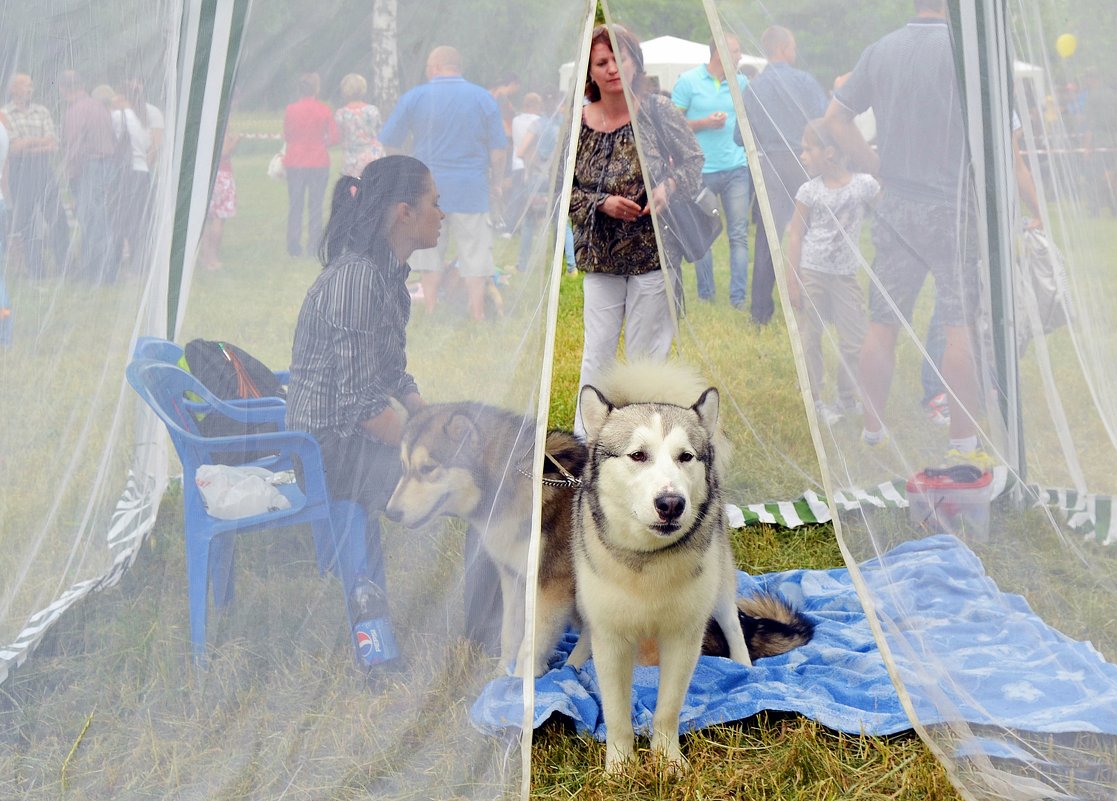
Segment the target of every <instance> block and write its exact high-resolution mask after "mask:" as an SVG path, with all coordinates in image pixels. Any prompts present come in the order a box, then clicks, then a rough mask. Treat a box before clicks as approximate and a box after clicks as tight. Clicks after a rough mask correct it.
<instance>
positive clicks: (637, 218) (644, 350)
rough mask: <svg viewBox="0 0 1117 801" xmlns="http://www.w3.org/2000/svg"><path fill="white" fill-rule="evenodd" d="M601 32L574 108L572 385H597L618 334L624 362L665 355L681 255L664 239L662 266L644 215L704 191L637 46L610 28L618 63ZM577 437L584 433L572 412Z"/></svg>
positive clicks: (676, 119)
mask: <svg viewBox="0 0 1117 801" xmlns="http://www.w3.org/2000/svg"><path fill="white" fill-rule="evenodd" d="M609 33H610V31H609V28H608V27H606V26H604V25H602V26H598V27H597V28H595V29H594V31H593V35H592V37H591V40H590V60H589V70H588V74H587V82H586V97H587V98H588V99H589V102H588V103H587V104H586V105H585V106H583V108H582V127H581V132H580V134H579V136H578V155H577V159H576V162H575V166H574V182H573V191H572V194H571V200H570V220H571V223H572V224H573V228H574V253H575V256H576V261H577V265H578V269H580V270H582V271H583V272H584V273H585V279H584V282H583V294H584V311H583V327H584V345H583V350H582V369H581V376H580V380H579V387H581V386H584V385H585V384H587V383H591V384H592V383H594V382H595V381H598V380H600V378H601V376H602V374H603V372H604V371H605V370H606V369H607V368H608V366H609V365H610V364H611V363H612V362H613V360H614V359H615V358H616V355H617V345H618V344H619V342H620V335H621V329H622V327H623V328H624V332H625V352H626V355H627V356H628V358H630V359H631V358H638V357H641V356H645V357H653V358H666V357H667V355H668V354H669V353H670V351H671V342H672V340H673V338H674V333H675V319H674V316H673V315H672V313H671V311H672V308H671V303H670V302H669V301H668V294H667V287H668V282H670V284H671V285H672V290H673V297H674V298H675V299H676V305H677V301H678V299H681V292H678V291H675V290H676V287H678V280H679V264H680V260H681V254H680V253H679V252H678V251H677V250H676V249H675V248H673V247H670V246H669V245H668V244H667V243H666V242H665V243H664V245H663V252H664V256H665V258H666V264H664V265H661V264H660V259H659V256H660V252H659V247H658V246H657V243H656V236H655V229H654V227H653V225H652V209H653V207H654V210H655V212H656V213H657V214H658V213H660V212H661V211H662V210H663V208H664V206H665V205H666V203H667V197H668V196H669V195H670V194H671V193H673V192H686V193H687V194H688V195H689V196H691V197H693V196H694V195H695V194H697V192H698V191H699V189H700V188H701V186H702V163H703V160H704V157H703V155H702V150H701V148H699V146H698V142H697V141H696V140H695V138H694V134H693V133H691V131H690V128H688V127H687V124H686V120H684V119H683V116H682V114H681V113H680V112H679V110H678V109H677V108H675V106H674V105H673V104H672V103H671V101H670V100H669V99H667V98H665V97H663V96H662V95H659V94H655V93H650V92H646V91H645V83H646V76H645V74H644V62H643V57H642V55H641V52H640V43H639V41H638V40H637V39H636V37H635V36H633V35H632V34H631V33H630V32H629V31H627V30H626V29H624V28H622V27H621V26H619V25H614V26H612V34H613V36H614V37H615V38H616V41H617V45H618V47H619V48H620V58H619V59H618V58H617V57H616V55H615V54H614V52H613V43H612V41H611V39H610V36H609ZM626 88H627V90H628V93H627V96H626V91H625V90H626ZM633 117H635V123H636V124H635V129H634V126H633ZM637 131H638V132H639V135H640V149H641V150H642V151H643V153H644V158H645V162H644V165H643V167H644V169H641V162H640V158H639V156H638V154H637V148H636V134H637ZM645 172H646V173H647V179H648V180H647V182H645ZM648 184H650V185H651V187H652V194H651V202H649V200H648V193H647V186H648ZM663 267H665V268H666V269H662V268H663ZM575 431H576V432H578V433H579V434H580V435H584V430H583V429H582V426H581V418H580V415H576V416H575Z"/></svg>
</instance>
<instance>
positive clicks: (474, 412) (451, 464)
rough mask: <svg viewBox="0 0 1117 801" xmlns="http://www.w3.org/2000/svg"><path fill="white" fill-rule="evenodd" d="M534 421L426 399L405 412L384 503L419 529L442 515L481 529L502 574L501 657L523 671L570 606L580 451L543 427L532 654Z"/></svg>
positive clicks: (536, 665) (546, 647) (540, 656)
mask: <svg viewBox="0 0 1117 801" xmlns="http://www.w3.org/2000/svg"><path fill="white" fill-rule="evenodd" d="M535 430H536V429H535V423H534V421H532V420H529V419H528V418H526V417H524V416H522V415H518V414H515V413H514V412H511V411H508V410H506V409H501V408H498V407H495V406H490V405H486V404H483V403H475V402H471V401H462V402H457V403H438V404H431V405H429V406H426V407H424V408H423V409H421V410H419V411H418V412H416V413H415V414H414V415H412V416H411V417H410V418H409V419H408V421H407V424H406V425H405V426H404V431H403V437H402V441H401V443H400V460H401V463H402V467H403V474H402V476H401V478H400V481H399V484H397V485H396V489H395V492H394V493H393V494H392V497H391V499H390V500H389V501H388V505H387V510H386V511H387V515H388V517H389V518H390V519H392V520H396V521H398V522H401V523H403V524H404V525H405V526H407V527H409V528H417V527H419V526H422V525H424V524H426V523H427V522H428V521H430V520H433V519H434V518H436V517H440V516H452V517H458V518H461V519H463V520H465V521H466V522H467V523H469V525H470V526H472V527H473V528H474V529H475V530H476V531H478V532H479V533H480V536H481V543H482V545H483V547H484V548H485V552H486V553H487V554H488V555H489V556H490V558H491V559H492V561H493V562H494V563H495V564H496V566H497V571H498V573H499V575H500V589H501V597H502V619H501V637H500V658H501V663H502V664H503V665H505V666H507V667H511V666H512V665H513V664H515V665H516V671H517V673H519V674H520V675H526V674H527V671H528V670H529V669H532V670H534V672H535V675H537V676H539V675H542V674H543V673H544V672H546V670H547V660H548V658H549V657H550V656H551V653H552V650H553V648H554V646H555V644H556V643H557V642H558V641H559V639H560V638H561V637H562V634H563V632H564V631H565V630H566V628H567V626H568V625H570V624H571V623H575V622H576V621H575V612H574V564H573V560H572V556H571V550H570V513H571V510H572V508H573V505H572V504H573V498H574V488H575V485H576V482H577V478H578V476H579V475H580V474H581V472H582V466H583V464H584V463H585V460H586V448H585V446H584V445H583V444H582V443H581V442H579V441H578V440H577V439H576V438H575V437H574V435H573V434H571V433H569V432H565V431H549V432H548V433H547V439H546V452H547V456H546V458H545V459H544V462H543V477H542V480H543V512H542V524H541V528H542V531H541V546H540V549H541V553H540V564H539V587H538V595H537V598H536V616H535V627H536V628H535V630H536V640H537V642H538V643H539V644H540V647H538V649H537V651H536V654H535V657H534V660H532V659H531V658H529V656H530V654H529V651H530V648H529V646H530V641H528V640H527V639H526V638H524V636H523V633H524V598H525V595H526V592H525V590H526V576H527V566H528V565H527V557H528V544H529V540H530V535H531V513H532V468H533V463H532V454H533V452H534V445H535Z"/></svg>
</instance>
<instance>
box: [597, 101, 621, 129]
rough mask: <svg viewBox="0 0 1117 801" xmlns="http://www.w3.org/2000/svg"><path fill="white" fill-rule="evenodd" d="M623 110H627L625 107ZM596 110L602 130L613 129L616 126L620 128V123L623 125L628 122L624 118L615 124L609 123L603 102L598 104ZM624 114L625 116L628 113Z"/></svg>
mask: <svg viewBox="0 0 1117 801" xmlns="http://www.w3.org/2000/svg"><path fill="white" fill-rule="evenodd" d="M625 111H627V109H625ZM597 112H598V116H599V117H600V119H601V130H603V131H615V130H616V129H617V128H620V127H621V126H622V125H624V124H625V123H627V122H628V120H627V119H625V120H623V121H621V122H620V123H618V124H616V125H613V124H611V123H610V121H609V117H608V116H607V115H606V113H605V105H604V104H602V105H600V106H598V109H597ZM624 116H625V117H627V116H628V115H627V114H625V115H624Z"/></svg>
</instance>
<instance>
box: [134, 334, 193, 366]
mask: <svg viewBox="0 0 1117 801" xmlns="http://www.w3.org/2000/svg"><path fill="white" fill-rule="evenodd" d="M132 357H133V358H135V359H154V360H155V361H159V362H167V363H168V364H178V360H179V359H181V358H182V346H181V345H178V344H176V343H174V342H171V341H170V340H169V339H162V338H161V337H146V336H145V337H140V338H139V339H137V340H136V348H135V350H133V351H132Z"/></svg>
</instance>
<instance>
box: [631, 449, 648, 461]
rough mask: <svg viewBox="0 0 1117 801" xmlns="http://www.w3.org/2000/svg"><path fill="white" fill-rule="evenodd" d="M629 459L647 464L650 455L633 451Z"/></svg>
mask: <svg viewBox="0 0 1117 801" xmlns="http://www.w3.org/2000/svg"><path fill="white" fill-rule="evenodd" d="M628 458H629V459H631V460H632V461H634V462H646V461H648V454H646V453H644V452H643V451H633V452H632V453H630V454H628Z"/></svg>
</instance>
